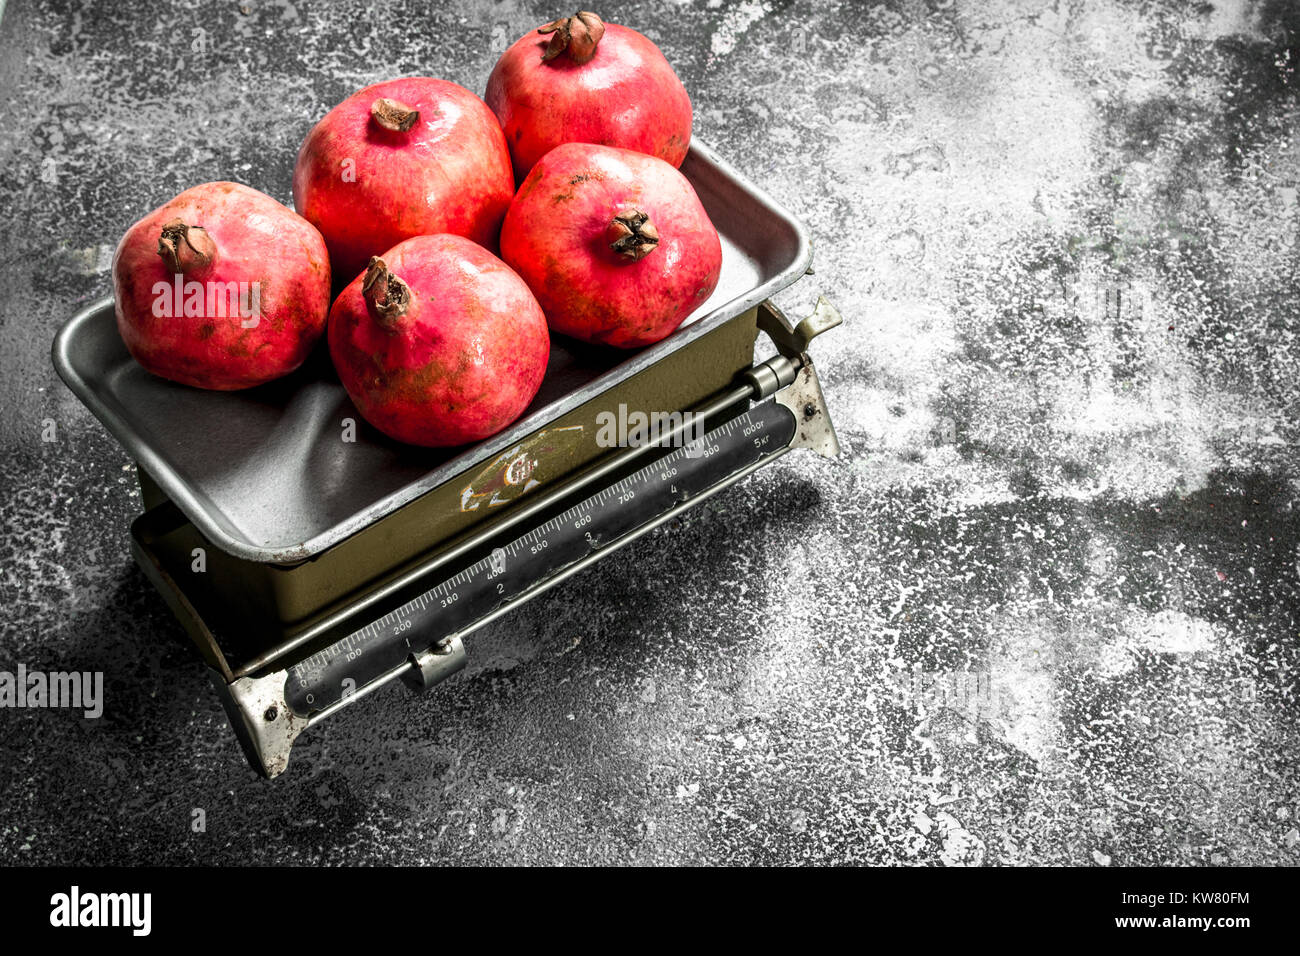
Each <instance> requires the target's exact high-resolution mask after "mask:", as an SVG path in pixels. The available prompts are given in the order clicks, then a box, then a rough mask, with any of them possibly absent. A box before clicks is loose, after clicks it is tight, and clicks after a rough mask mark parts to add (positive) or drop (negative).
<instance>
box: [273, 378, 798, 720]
mask: <svg viewBox="0 0 1300 956" xmlns="http://www.w3.org/2000/svg"><path fill="white" fill-rule="evenodd" d="M794 436H795V418H794V415H793V413H791V411H790V410H789V409H788V408H786V407H785V406H784V405H780V404H778V403H776V402H773V401H767V402H762V403H760V404H758V405H755V406H753V407H752V408H750V409H749V410H748V411H747V412H744V413H743V414H741V415H738V416H737V417H735V418H732V419H730V420H729V421H727V422H726V423H724V424H722V425H720V426H718V427H717V428H715V429H713V430H712V431H710V432H707V433H706V434H705V435H704V436H703V437H701V438H700V439H698V440H697V441H695V442H694V443H692V444H691V445H687V446H685V447H680V448H676V449H674V450H673V451H672V452H670V453H669V454H667V455H665V456H664V457H662V458H660V459H658V460H657V461H655V462H653V463H651V464H649V465H647V466H645V467H644V468H642V469H640V470H639V471H636V472H634V473H632V474H630V475H628V476H627V477H626V478H623V479H622V480H621V481H618V482H616V483H615V484H613V485H610V486H608V487H606V488H604V489H603V490H601V491H599V492H597V493H596V494H594V495H592V496H591V497H589V498H586V499H584V500H583V501H581V502H580V503H578V504H576V505H574V506H573V507H571V508H569V509H568V510H567V511H564V512H562V513H561V514H558V515H556V516H555V517H553V518H551V520H549V521H547V522H545V523H544V524H541V525H539V526H538V527H535V528H533V529H532V530H531V531H528V532H527V533H525V534H522V535H520V536H518V537H516V538H514V539H513V540H511V541H510V542H509V543H507V544H505V545H503V546H502V547H501V548H498V549H496V550H495V551H494V552H493V553H492V554H491V555H489V556H488V557H485V558H483V559H482V560H480V561H478V562H476V563H474V564H472V565H470V566H469V567H467V568H465V569H464V570H462V571H461V572H460V573H458V574H456V575H454V576H453V577H450V578H447V579H445V580H443V581H442V582H441V583H439V584H437V585H436V586H434V587H432V588H430V589H428V590H427V591H424V592H423V593H421V594H419V595H417V596H416V597H414V598H412V599H411V600H409V601H407V602H406V603H405V604H402V605H401V606H400V607H398V608H395V609H394V610H393V611H391V612H389V613H388V614H385V615H384V616H383V617H381V618H379V619H378V620H375V621H373V622H371V623H370V624H368V625H366V626H365V627H363V628H361V629H360V630H357V631H354V632H352V633H351V634H349V635H348V636H347V637H344V638H343V639H342V640H339V641H336V642H335V643H333V644H331V645H330V646H328V647H326V648H324V649H322V650H320V651H318V652H317V653H315V654H312V655H311V656H310V657H307V658H305V659H303V660H302V661H299V662H298V663H297V664H295V665H294V666H293V667H291V668H290V669H289V672H288V677H287V679H286V682H285V699H286V701H287V702H288V704H289V706H290V707H291V708H293V710H294V712H295V713H297V714H298V715H299V716H302V717H306V716H309V715H310V714H311V713H312V712H314V711H319V710H323V709H325V708H327V707H330V706H332V705H334V704H337V703H338V702H340V701H341V700H342V699H343V698H344V697H345V696H347V695H349V694H351V693H354V692H355V691H357V690H359V689H361V688H362V687H364V686H365V685H366V684H368V683H370V682H371V681H374V680H376V679H377V678H379V677H382V676H383V675H385V674H388V673H390V672H391V671H393V670H394V669H395V668H398V667H401V666H402V665H403V663H404V662H406V661H408V660H410V659H411V657H412V655H414V654H417V653H420V652H422V651H424V650H426V649H428V648H429V647H431V646H433V645H434V644H437V643H439V642H441V641H443V640H445V639H446V638H448V637H451V636H452V635H455V634H457V633H459V632H461V631H464V630H465V629H466V628H469V627H470V626H471V625H473V624H474V622H476V621H478V620H481V619H482V618H483V617H485V616H486V615H488V614H490V613H492V612H493V611H495V610H497V609H498V608H500V607H501V605H503V604H505V603H507V602H509V601H512V600H514V599H517V598H519V597H520V596H522V595H523V594H525V592H527V591H529V590H531V589H532V588H533V587H535V586H536V585H538V584H539V583H541V582H543V581H545V580H547V579H548V578H551V577H553V576H554V575H556V574H558V573H560V572H562V571H563V570H564V569H565V568H567V567H569V566H570V565H572V564H573V563H574V562H576V561H579V560H582V559H583V558H586V557H587V556H589V555H590V554H591V553H592V552H594V551H597V550H599V549H600V548H602V547H605V546H607V545H608V544H610V543H612V542H614V541H616V540H618V539H619V538H621V537H623V536H624V535H627V534H629V533H630V532H633V531H635V530H636V529H637V528H639V527H641V526H643V525H645V524H647V523H649V522H651V521H653V520H654V519H655V518H657V517H659V516H662V515H663V514H664V513H666V512H667V511H670V510H671V509H673V508H675V507H677V506H678V505H680V504H682V503H683V502H686V501H689V500H690V499H691V498H693V497H696V496H698V495H700V494H702V493H703V492H706V491H708V490H709V489H710V488H712V487H713V486H714V485H716V484H717V483H718V482H720V481H723V480H725V479H726V478H728V477H730V476H731V475H734V474H736V473H737V472H739V471H742V470H743V469H745V468H747V467H750V466H752V465H754V464H756V463H757V462H759V461H760V460H761V459H763V458H766V457H770V456H771V455H774V454H776V453H778V452H779V451H780V450H781V449H784V448H786V447H788V446H789V445H790V443H791V442H792V441H793V440H794Z"/></svg>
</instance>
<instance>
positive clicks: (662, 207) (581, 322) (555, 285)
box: [501, 143, 722, 348]
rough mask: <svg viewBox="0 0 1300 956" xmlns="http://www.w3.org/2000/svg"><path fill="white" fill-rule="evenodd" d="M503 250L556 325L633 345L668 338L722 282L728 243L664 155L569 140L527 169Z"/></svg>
mask: <svg viewBox="0 0 1300 956" xmlns="http://www.w3.org/2000/svg"><path fill="white" fill-rule="evenodd" d="M501 257H502V258H503V259H505V261H506V262H507V263H509V265H510V266H511V267H512V268H513V269H514V270H515V271H516V272H518V273H519V275H520V277H522V278H523V280H524V281H525V282H526V283H528V287H529V288H530V289H532V290H533V294H534V295H536V296H537V301H538V302H540V303H541V305H542V310H543V311H544V312H545V313H546V318H547V321H548V322H549V323H550V326H551V328H552V329H554V330H555V331H557V332H563V333H564V334H565V335H571V336H573V337H574V338H578V339H582V340H584V341H587V342H596V343H602V344H606V345H616V346H620V347H622V348H636V347H638V346H642V345H648V344H650V343H651V342H657V341H659V340H660V339H662V338H663V337H664V336H666V335H668V334H669V333H670V332H672V331H673V330H674V329H676V328H677V326H679V325H681V324H682V321H683V320H684V319H685V318H686V317H687V316H688V315H690V314H691V312H692V311H694V310H695V308H696V307H697V306H699V305H700V304H701V303H702V302H704V300H705V299H707V298H708V297H709V294H710V293H712V292H713V290H714V288H715V287H716V286H717V284H718V273H719V272H720V271H721V269H722V245H721V243H720V242H719V240H718V233H717V230H715V229H714V228H713V224H712V223H711V222H710V221H709V217H708V214H707V213H706V212H705V211H704V207H703V206H702V205H700V200H699V198H698V197H697V196H696V195H695V190H694V189H692V188H691V184H690V183H689V182H687V180H686V177H685V176H683V175H682V174H681V173H679V172H678V171H677V170H675V169H673V167H672V166H670V165H668V164H667V163H665V162H664V161H663V160H661V159H656V158H654V157H653V156H646V155H645V154H643V153H634V152H632V151H631V150H626V149H615V148H613V147H611V146H591V145H588V144H586V143H569V144H567V145H564V146H559V147H556V148H555V149H553V150H551V152H549V153H547V154H546V155H545V156H544V157H542V160H541V161H540V162H539V163H538V164H537V165H536V166H534V167H533V171H532V172H531V173H529V174H528V178H527V179H525V180H524V183H523V185H522V186H520V187H519V193H518V195H516V196H515V201H514V202H513V203H511V205H510V210H509V211H508V212H507V213H506V219H505V223H504V224H503V225H502V227H501Z"/></svg>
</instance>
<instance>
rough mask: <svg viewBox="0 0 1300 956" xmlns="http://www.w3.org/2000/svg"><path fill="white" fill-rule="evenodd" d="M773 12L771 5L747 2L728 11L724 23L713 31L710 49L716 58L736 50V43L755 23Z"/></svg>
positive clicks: (754, 0)
mask: <svg viewBox="0 0 1300 956" xmlns="http://www.w3.org/2000/svg"><path fill="white" fill-rule="evenodd" d="M771 12H772V6H771V4H770V3H766V2H758V0H745V2H743V3H740V4H737V5H736V6H734V7H731V8H729V9H728V10H727V12H726V13H724V14H723V15H722V22H721V23H719V24H718V26H717V28H716V29H715V30H714V31H713V36H712V37H711V38H710V40H709V49H710V50H711V51H712V53H713V55H714V56H726V55H727V54H728V53H730V52H731V51H732V50H734V49H735V48H736V43H737V42H738V41H739V40H740V38H741V37H742V36H744V34H745V32H746V31H747V30H749V28H750V27H752V26H753V25H754V24H755V23H757V22H758V21H759V20H761V19H763V17H765V16H767V15H768V14H769V13H771Z"/></svg>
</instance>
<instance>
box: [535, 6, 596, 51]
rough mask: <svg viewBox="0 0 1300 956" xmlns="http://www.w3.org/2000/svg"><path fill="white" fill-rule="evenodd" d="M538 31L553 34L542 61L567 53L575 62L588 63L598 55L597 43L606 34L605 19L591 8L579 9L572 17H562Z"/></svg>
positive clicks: (543, 33)
mask: <svg viewBox="0 0 1300 956" xmlns="http://www.w3.org/2000/svg"><path fill="white" fill-rule="evenodd" d="M537 32H538V33H540V34H542V35H545V34H547V33H549V34H550V35H551V41H550V42H549V43H547V44H546V52H545V53H543V54H542V62H543V63H546V62H549V61H550V60H554V59H555V58H556V57H557V56H559V55H560V54H561V53H567V54H568V56H569V59H570V60H572V61H573V62H574V63H587V62H589V61H590V60H591V58H592V57H593V56H595V55H596V44H598V43H599V42H600V38H601V37H603V36H604V35H605V21H604V20H602V19H601V18H600V17H598V16H596V15H595V14H594V13H592V12H591V11H590V10H579V11H578V12H577V13H575V14H574V15H573V16H571V17H560V19H558V20H552V21H551V22H550V23H548V24H546V26H544V27H542V28H540V29H539V30H538V31H537Z"/></svg>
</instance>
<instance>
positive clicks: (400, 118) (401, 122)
mask: <svg viewBox="0 0 1300 956" xmlns="http://www.w3.org/2000/svg"><path fill="white" fill-rule="evenodd" d="M370 115H371V117H373V119H374V121H375V122H376V123H378V124H379V125H380V126H382V127H383V128H384V129H386V130H391V131H392V132H394V133H405V132H406V131H407V130H409V129H410V128H411V127H412V126H414V125H415V123H416V121H417V120H418V119H419V118H420V111H419V110H413V109H411V108H410V107H409V106H407V105H406V104H405V103H399V102H397V100H390V99H388V98H387V97H385V96H381V97H380V98H379V99H377V100H375V101H374V102H373V103H371V104H370Z"/></svg>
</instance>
